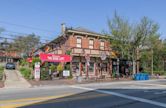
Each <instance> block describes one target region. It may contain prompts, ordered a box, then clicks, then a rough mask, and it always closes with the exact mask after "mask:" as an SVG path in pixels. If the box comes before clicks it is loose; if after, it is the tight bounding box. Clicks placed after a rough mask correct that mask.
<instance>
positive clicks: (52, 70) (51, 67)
mask: <svg viewBox="0 0 166 108" xmlns="http://www.w3.org/2000/svg"><path fill="white" fill-rule="evenodd" d="M56 68H57V67H56V66H55V65H54V64H51V66H50V69H51V72H54V71H55V70H56Z"/></svg>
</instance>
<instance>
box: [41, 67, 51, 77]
mask: <svg viewBox="0 0 166 108" xmlns="http://www.w3.org/2000/svg"><path fill="white" fill-rule="evenodd" d="M40 78H41V80H48V79H49V72H48V69H46V68H45V67H43V68H41V76H40Z"/></svg>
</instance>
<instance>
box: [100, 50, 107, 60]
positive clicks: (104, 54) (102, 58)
mask: <svg viewBox="0 0 166 108" xmlns="http://www.w3.org/2000/svg"><path fill="white" fill-rule="evenodd" d="M100 58H101V60H105V59H106V58H107V55H106V53H105V52H101V55H100Z"/></svg>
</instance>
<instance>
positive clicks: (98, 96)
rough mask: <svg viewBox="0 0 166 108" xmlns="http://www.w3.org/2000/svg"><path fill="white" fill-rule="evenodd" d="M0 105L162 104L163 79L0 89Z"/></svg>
mask: <svg viewBox="0 0 166 108" xmlns="http://www.w3.org/2000/svg"><path fill="white" fill-rule="evenodd" d="M0 105H1V108H15V107H19V108H46V107H48V108H140V107H141V108H165V107H166V80H152V81H123V82H110V83H93V84H80V85H72V86H61V85H59V86H43V87H35V88H26V89H23V88H15V89H14V88H13V89H0Z"/></svg>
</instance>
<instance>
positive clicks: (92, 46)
mask: <svg viewBox="0 0 166 108" xmlns="http://www.w3.org/2000/svg"><path fill="white" fill-rule="evenodd" d="M90 40H92V41H93V45H90ZM89 48H90V49H94V39H93V38H89Z"/></svg>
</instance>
